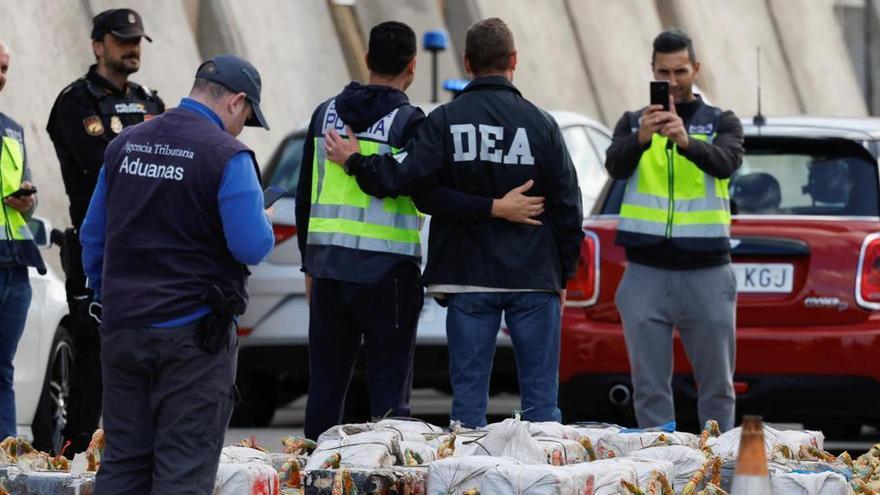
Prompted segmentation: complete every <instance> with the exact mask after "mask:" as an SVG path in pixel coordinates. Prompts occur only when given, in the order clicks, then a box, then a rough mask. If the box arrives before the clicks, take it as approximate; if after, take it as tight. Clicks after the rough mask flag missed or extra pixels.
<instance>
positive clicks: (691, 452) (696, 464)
mask: <svg viewBox="0 0 880 495" xmlns="http://www.w3.org/2000/svg"><path fill="white" fill-rule="evenodd" d="M630 456H632V457H640V458H644V459H656V460H663V461H669V462H671V463H672V465H673V468H674V471H675V476H673V477H672V478H670V479H669V481H670V482H671V483H672V487H673V488H674V489H675V491H676V493H679V492H681V490H682V489H683V488H684V487H685V485H687V483H688V481H690V480H691V478H692V477H693V476H694V474H695V473H696V472H697V471H698V470H699V469H700V468H702V467H703V464H705V463H706V456H705V455H704V454H703V453H702V452H700V451H699V450H696V449H693V448H691V447H687V446H684V445H668V446H661V447H648V448H647V449H640V450H636V451H634V452H632V453H630Z"/></svg>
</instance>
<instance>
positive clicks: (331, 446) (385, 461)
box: [305, 431, 400, 471]
mask: <svg viewBox="0 0 880 495" xmlns="http://www.w3.org/2000/svg"><path fill="white" fill-rule="evenodd" d="M398 452H400V446H399V444H398V440H397V433H396V432H390V431H367V432H364V433H357V434H354V435H350V436H346V437H344V438H342V439H339V440H327V441H324V442H321V443H319V444H318V448H316V449H315V451H314V452H313V453H312V455H311V456H310V457H309V462H308V463H307V464H306V468H305V470H306V471H312V470H314V469H326V467H327V466H324V463H325V461H326V460H327V459H328V458H329V457H331V456H334V455H339V456H340V459H339V465H340V466H343V467H352V468H383V467H391V466H393V465H394V464H395V462H396V460H397V458H398Z"/></svg>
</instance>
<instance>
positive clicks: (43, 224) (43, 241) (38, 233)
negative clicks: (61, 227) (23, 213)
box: [28, 217, 52, 249]
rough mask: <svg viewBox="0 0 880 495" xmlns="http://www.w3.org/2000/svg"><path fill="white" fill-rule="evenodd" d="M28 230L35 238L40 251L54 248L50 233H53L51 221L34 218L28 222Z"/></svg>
mask: <svg viewBox="0 0 880 495" xmlns="http://www.w3.org/2000/svg"><path fill="white" fill-rule="evenodd" d="M28 228H29V229H30V230H31V235H33V237H34V244H36V245H37V247H38V248H40V249H46V248H49V247H51V246H52V239H51V237H50V236H49V232H52V224H51V223H49V220H46V219H45V218H40V217H33V218H31V220H30V221H29V222H28Z"/></svg>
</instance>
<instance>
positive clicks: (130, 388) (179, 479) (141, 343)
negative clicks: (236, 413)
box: [95, 323, 238, 495]
mask: <svg viewBox="0 0 880 495" xmlns="http://www.w3.org/2000/svg"><path fill="white" fill-rule="evenodd" d="M197 327H198V323H194V324H190V325H186V326H183V327H178V328H136V329H127V328H105V327H102V328H101V346H102V352H103V356H102V359H101V364H102V367H103V370H104V434H105V436H106V440H107V446H106V449H105V450H104V457H103V459H102V460H101V470H100V471H98V477H97V480H96V482H97V484H96V486H95V495H116V494H120V493H125V494H128V495H148V494H154V495H159V494H168V493H174V494H176V495H183V494H199V495H210V494H212V493H214V483H215V480H216V477H217V466H218V464H219V462H220V451H221V449H222V448H223V439H224V435H225V434H226V427H227V426H228V424H229V418H230V417H231V416H232V408H233V406H234V403H235V365H236V358H237V356H238V339H237V337H236V335H235V326H234V325H230V329H229V332H230V336H229V342H228V344H227V346H226V347H225V348H223V349H221V350H220V351H219V352H217V353H209V352H206V351H204V350H202V349H201V348H199V346H198V344H197V339H196V329H197Z"/></svg>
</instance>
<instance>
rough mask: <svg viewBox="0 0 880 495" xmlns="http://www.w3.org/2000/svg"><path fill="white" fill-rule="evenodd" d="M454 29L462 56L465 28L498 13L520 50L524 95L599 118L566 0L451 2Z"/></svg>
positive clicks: (552, 106)
mask: <svg viewBox="0 0 880 495" xmlns="http://www.w3.org/2000/svg"><path fill="white" fill-rule="evenodd" d="M446 14H447V18H448V21H449V26H450V32H451V35H452V38H453V40H454V41H455V42H456V43H457V48H458V50H460V53H461V55H460V56H463V51H464V39H465V33H466V32H467V29H468V28H469V27H470V26H471V24H473V23H474V22H476V21H478V20H480V19H485V18H487V17H500V18H501V19H503V20H504V22H506V23H507V24H508V25H509V26H510V29H511V31H513V37H514V42H515V43H516V49H517V54H518V65H517V70H516V74H515V79H514V83H515V84H516V86H517V87H518V88H519V89H520V91H522V93H523V95H524V96H525V97H526V98H528V99H529V100H531V101H532V102H534V103H535V104H537V105H538V106H541V107H544V108H547V109H564V110H570V111H576V112H581V113H583V114H586V115H588V116H591V117H594V118H601V115H600V112H599V106H598V105H597V103H596V99H595V98H594V96H593V87H592V84H591V82H590V78H589V76H588V74H587V71H586V67H585V66H584V60H583V58H582V53H581V51H580V46H579V44H578V38H577V35H576V33H575V30H574V27H573V25H572V22H571V19H570V18H569V16H568V12H567V8H566V5H565V1H564V0H545V1H542V2H541V5H540V8H536V6H535V3H534V2H531V1H529V0H447V3H446Z"/></svg>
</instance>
